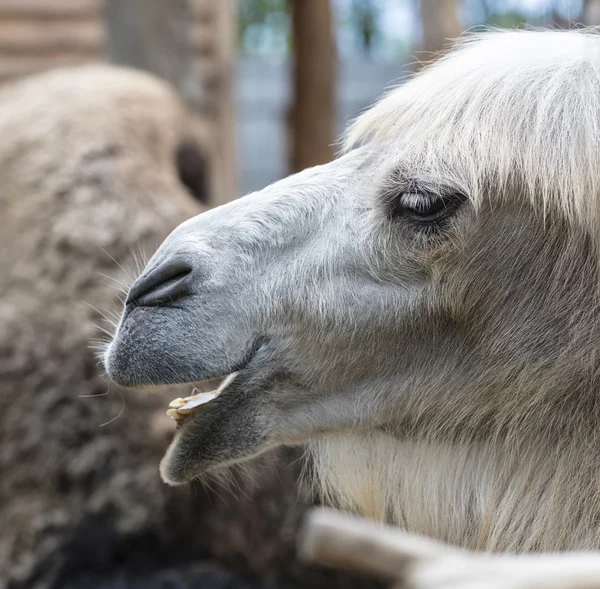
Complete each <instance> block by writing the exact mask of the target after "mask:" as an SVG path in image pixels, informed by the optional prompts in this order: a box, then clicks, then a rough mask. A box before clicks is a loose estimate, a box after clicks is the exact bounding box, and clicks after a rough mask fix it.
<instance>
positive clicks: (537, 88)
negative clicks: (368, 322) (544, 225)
mask: <svg viewBox="0 0 600 589" xmlns="http://www.w3.org/2000/svg"><path fill="white" fill-rule="evenodd" d="M389 139H396V140H397V143H398V148H399V149H400V152H401V158H402V160H403V161H407V162H408V163H409V165H410V166H411V168H413V169H417V170H418V171H421V172H426V173H428V174H433V175H434V177H440V178H444V179H445V180H446V181H449V182H453V183H456V184H457V186H458V187H460V188H461V189H462V190H463V191H464V192H465V193H466V194H468V195H469V196H470V197H471V198H472V199H473V200H474V201H475V203H477V202H479V201H480V200H481V199H482V197H483V195H484V194H485V193H486V190H485V189H486V187H489V186H493V187H494V190H493V192H494V193H496V192H497V193H499V194H501V193H502V189H503V188H507V187H508V186H515V184H516V185H517V186H518V187H519V190H520V191H521V192H523V193H524V196H526V197H528V198H530V199H532V200H534V201H535V202H536V203H537V204H538V206H540V207H541V208H542V210H543V211H544V212H546V211H548V210H551V209H552V208H556V207H558V209H559V210H560V211H561V212H562V213H563V214H565V215H566V217H567V218H568V219H569V220H570V221H571V222H580V223H582V224H583V226H584V227H586V228H587V229H590V230H593V233H596V230H597V229H598V220H600V199H599V198H598V194H599V191H600V35H599V34H598V33H597V32H596V31H594V30H580V31H568V32H567V31H564V32H558V31H557V32H550V31H546V32H535V31H510V32H490V33H484V34H482V35H471V36H469V37H468V38H466V39H464V40H462V41H460V42H459V45H458V49H457V50H456V51H453V52H451V53H450V54H449V55H447V56H446V57H443V58H441V59H440V60H439V61H437V62H436V63H435V64H434V65H432V66H430V67H428V68H426V69H425V70H424V71H423V72H422V73H420V74H418V75H417V76H415V77H414V78H412V79H411V80H410V81H408V82H407V83H405V84H403V85H402V86H401V87H399V88H397V89H395V90H393V91H391V92H390V93H389V94H388V95H387V96H386V97H384V98H383V99H382V100H381V101H380V102H379V103H378V104H377V105H375V106H374V107H373V108H371V109H370V110H368V111H367V112H366V113H364V114H363V115H362V116H360V117H359V118H358V119H357V120H356V121H355V122H354V123H353V124H352V125H351V127H350V128H349V130H348V132H347V134H346V141H345V146H346V149H349V148H351V147H352V146H354V145H356V144H359V143H365V142H369V141H378V140H389ZM489 192H490V191H489V190H488V191H487V193H488V194H489Z"/></svg>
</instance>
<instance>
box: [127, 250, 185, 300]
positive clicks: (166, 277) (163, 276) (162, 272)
mask: <svg viewBox="0 0 600 589" xmlns="http://www.w3.org/2000/svg"><path fill="white" fill-rule="evenodd" d="M191 274H192V267H191V266H190V264H188V263H187V262H173V261H169V260H167V261H165V262H163V263H162V264H160V265H159V266H158V267H156V268H154V269H153V270H151V271H150V272H149V273H148V274H145V275H142V276H140V277H139V278H138V279H137V280H136V281H135V282H134V283H133V285H132V286H131V288H130V289H129V293H128V294H127V299H126V301H125V304H126V305H134V306H137V307H149V306H158V305H165V304H169V303H172V302H174V301H175V300H176V299H179V298H181V297H183V296H186V295H188V294H190V293H191V282H192V281H191Z"/></svg>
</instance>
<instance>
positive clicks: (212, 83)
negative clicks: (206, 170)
mask: <svg viewBox="0 0 600 589" xmlns="http://www.w3.org/2000/svg"><path fill="white" fill-rule="evenodd" d="M582 23H585V24H591V25H594V24H600V2H598V0H297V1H296V0H237V1H236V0H169V1H165V0H52V1H47V0H0V81H7V80H10V79H14V78H16V77H18V76H23V75H27V74H31V73H32V72H37V71H41V70H46V69H49V68H54V67H57V66H64V65H71V64H75V63H88V62H94V61H101V60H106V61H108V62H111V63H115V64H125V65H131V66H134V67H137V68H142V69H146V70H148V71H150V72H153V73H155V74H157V75H159V76H161V77H163V78H165V79H166V80H168V81H169V82H171V83H172V84H173V85H174V86H175V87H176V88H177V90H178V91H179V92H180V93H181V94H182V96H183V97H184V98H185V100H186V101H187V102H188V103H189V104H190V105H191V106H192V108H193V109H194V110H195V111H196V112H197V113H198V114H199V115H200V116H201V117H202V118H203V119H204V120H206V122H207V124H208V125H209V126H210V127H211V132H212V134H213V141H214V142H215V144H216V145H218V154H219V158H218V159H219V160H220V161H219V162H218V164H214V165H215V167H216V168H218V169H215V170H214V171H213V173H214V174H215V175H216V176H217V177H216V178H215V186H214V193H213V194H212V195H211V204H217V203H220V202H223V201H226V200H228V199H230V198H232V197H233V196H234V195H238V194H245V193H247V192H249V191H252V190H257V189H259V188H261V187H263V186H265V185H266V184H268V183H270V182H272V181H274V180H277V179H278V178H281V177H283V176H285V175H286V174H288V173H289V172H291V171H294V170H298V169H301V168H303V167H306V166H307V165H311V164H314V163H320V162H323V161H327V160H328V159H329V158H331V157H332V156H333V154H334V151H335V148H334V147H333V145H334V142H335V139H336V138H337V137H338V135H339V133H340V131H341V130H342V129H343V127H344V125H345V123H346V122H347V121H348V119H349V118H351V117H352V116H355V115H356V114H357V113H358V112H360V110H361V109H363V108H364V107H366V106H367V105H369V104H370V103H372V101H373V100H375V99H376V97H378V96H379V95H380V94H381V92H382V91H383V90H384V89H385V88H387V87H389V86H390V85H392V84H397V83H398V82H400V81H401V80H402V78H403V77H404V76H406V75H407V74H409V73H410V72H411V71H414V70H415V69H417V68H418V67H419V66H420V64H421V63H422V62H426V61H428V60H429V59H431V57H432V53H437V52H439V51H440V50H442V49H443V48H444V47H446V46H447V45H448V42H449V39H453V38H455V37H457V36H459V35H460V34H462V33H463V32H464V31H466V30H470V31H476V30H478V29H482V28H484V27H486V26H499V27H518V26H525V25H530V26H535V27H538V26H544V27H559V28H565V27H572V26H577V25H580V24H582Z"/></svg>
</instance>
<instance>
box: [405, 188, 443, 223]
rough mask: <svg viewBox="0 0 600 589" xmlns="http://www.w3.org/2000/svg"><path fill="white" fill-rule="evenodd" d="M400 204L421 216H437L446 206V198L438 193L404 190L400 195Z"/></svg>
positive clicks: (406, 209) (408, 210)
mask: <svg viewBox="0 0 600 589" xmlns="http://www.w3.org/2000/svg"><path fill="white" fill-rule="evenodd" d="M398 206H399V207H400V208H401V209H402V210H404V211H406V212H409V213H412V214H413V215H416V216H418V217H421V218H428V217H432V216H436V215H437V214H438V213H440V212H441V211H443V210H444V209H445V208H446V203H445V202H444V199H442V198H441V197H439V196H437V195H431V194H424V193H422V192H404V193H403V194H401V195H400V198H399V202H398Z"/></svg>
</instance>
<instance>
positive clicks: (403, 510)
mask: <svg viewBox="0 0 600 589" xmlns="http://www.w3.org/2000/svg"><path fill="white" fill-rule="evenodd" d="M594 450H595V448H594ZM311 451H312V454H313V456H314V465H315V474H316V480H317V484H318V485H319V488H320V490H321V492H322V493H323V495H324V499H325V500H327V501H329V502H333V503H334V504H337V505H338V506H339V507H340V508H343V509H347V510H352V511H355V512H358V513H360V514H361V515H364V516H365V517H370V518H372V519H376V520H382V521H390V522H392V523H394V524H396V525H398V526H400V527H402V528H404V529H406V530H408V531H410V532H413V533H416V534H420V535H425V536H428V537H432V538H435V539H438V540H442V541H444V542H449V543H452V544H455V545H458V546H462V547H465V548H470V549H474V550H490V551H502V552H526V551H537V550H546V551H554V550H568V549H587V548H596V549H597V548H599V547H600V460H598V459H597V458H596V457H595V454H593V453H592V452H590V449H589V447H588V448H587V449H582V448H581V446H580V445H578V446H577V447H575V446H573V447H570V446H566V447H562V448H554V449H553V448H548V447H547V446H545V445H542V444H537V445H536V444H530V445H529V446H527V447H526V448H525V449H523V448H521V450H519V451H518V452H517V451H516V450H515V449H514V447H513V448H511V447H510V446H508V445H505V446H504V447H500V446H494V445H492V444H488V445H478V444H476V443H474V442H470V443H468V444H467V443H447V442H444V443H442V442H431V441H429V442H422V441H406V440H404V441H402V440H398V439H396V438H393V437H391V436H389V435H386V434H384V433H379V432H377V433H371V434H364V435H363V434H356V435H352V436H344V437H341V436H340V437H333V438H329V439H327V440H323V441H320V442H317V443H315V444H314V446H312V448H311Z"/></svg>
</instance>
